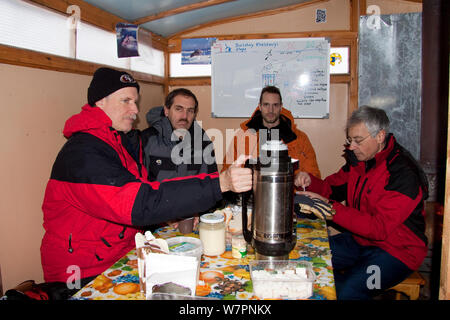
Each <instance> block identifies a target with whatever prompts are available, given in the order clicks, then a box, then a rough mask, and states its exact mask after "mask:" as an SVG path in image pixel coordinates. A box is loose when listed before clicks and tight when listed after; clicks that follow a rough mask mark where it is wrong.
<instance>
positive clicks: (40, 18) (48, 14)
mask: <svg viewBox="0 0 450 320" xmlns="http://www.w3.org/2000/svg"><path fill="white" fill-rule="evenodd" d="M18 17H20V19H18ZM67 21H68V19H67V16H65V15H63V14H59V13H56V12H53V11H50V10H45V9H43V8H41V7H38V6H36V5H32V4H29V3H27V2H25V1H19V0H2V1H0V30H1V32H0V43H2V44H5V45H9V46H13V47H18V48H24V49H29V50H34V51H39V52H46V53H50V54H54V55H59V56H64V57H73V54H72V50H73V48H71V42H72V39H73V38H72V33H73V31H72V30H71V29H70V27H69V26H68V23H67Z"/></svg>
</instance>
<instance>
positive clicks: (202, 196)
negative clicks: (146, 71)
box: [41, 68, 252, 289]
mask: <svg viewBox="0 0 450 320" xmlns="http://www.w3.org/2000/svg"><path fill="white" fill-rule="evenodd" d="M138 97H139V84H138V83H137V82H136V81H135V80H134V79H133V77H132V76H131V75H130V74H128V73H126V72H122V71H117V70H113V69H110V68H100V69H98V70H97V71H96V72H95V73H94V77H93V79H92V81H91V84H90V86H89V89H88V104H86V105H84V106H83V107H82V111H81V112H80V113H79V114H76V115H74V116H72V117H71V118H69V119H68V120H67V122H66V124H65V127H64V131H63V133H64V136H65V137H66V138H67V139H68V140H67V142H66V143H65V145H64V146H63V147H62V149H61V151H60V152H59V154H58V156H57V158H56V160H55V163H54V165H53V168H52V172H51V176H50V180H49V181H48V184H47V188H46V191H45V197H44V202H43V205H42V210H43V212H44V228H45V235H44V238H43V240H42V244H41V260H42V267H43V270H44V279H45V281H46V282H57V283H62V284H64V285H65V284H66V283H67V284H69V282H71V281H73V280H80V279H81V280H82V281H81V286H83V285H85V284H86V283H87V282H89V280H91V279H92V277H95V276H96V275H98V274H100V273H101V272H103V271H104V270H106V269H107V268H108V267H110V266H111V265H112V264H113V263H114V262H116V261H117V260H118V259H119V258H121V257H122V256H123V255H125V254H126V253H127V252H129V251H130V250H131V249H132V248H133V247H134V246H135V242H134V236H135V234H136V232H138V231H139V230H140V229H142V228H143V227H144V226H148V225H152V224H158V223H161V222H165V221H168V220H174V219H179V218H186V217H189V216H192V215H193V214H194V213H196V212H203V211H206V210H208V209H209V208H210V207H213V206H214V205H215V204H216V202H217V201H219V200H221V199H222V192H225V191H230V190H231V191H234V192H243V191H246V190H249V189H251V183H252V182H251V170H250V169H248V168H242V167H240V163H242V164H243V163H244V162H245V158H242V159H240V160H239V162H238V163H235V164H234V165H233V166H232V168H231V169H230V170H227V171H226V172H224V173H221V174H220V176H219V173H218V172H213V173H203V174H198V175H195V176H189V177H183V178H176V179H168V180H165V181H164V182H161V183H160V182H149V181H148V180H147V171H146V169H145V166H144V165H143V155H142V154H141V150H142V148H141V146H140V139H139V133H138V132H137V131H136V130H132V126H133V122H134V120H135V119H136V115H137V113H138V108H137V105H136V103H137V100H138ZM74 278H77V279H74ZM78 289H79V288H78Z"/></svg>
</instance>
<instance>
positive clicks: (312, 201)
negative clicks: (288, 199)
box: [294, 194, 336, 220]
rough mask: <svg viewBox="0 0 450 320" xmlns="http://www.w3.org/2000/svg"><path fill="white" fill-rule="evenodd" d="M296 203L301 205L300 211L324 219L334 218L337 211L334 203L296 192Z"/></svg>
mask: <svg viewBox="0 0 450 320" xmlns="http://www.w3.org/2000/svg"><path fill="white" fill-rule="evenodd" d="M294 203H298V205H299V206H300V212H303V213H306V214H311V213H313V214H314V215H315V216H316V217H318V218H320V219H323V220H332V219H333V216H334V215H335V214H336V211H335V210H334V209H333V207H332V205H331V204H329V203H327V202H326V201H324V200H322V199H319V198H311V197H308V196H306V195H304V194H296V195H295V198H294Z"/></svg>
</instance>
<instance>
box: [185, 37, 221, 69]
mask: <svg viewBox="0 0 450 320" xmlns="http://www.w3.org/2000/svg"><path fill="white" fill-rule="evenodd" d="M215 42H216V38H196V39H183V40H182V41H181V64H211V46H212V45H213V44H214V43H215Z"/></svg>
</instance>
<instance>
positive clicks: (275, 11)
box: [168, 0, 330, 40]
mask: <svg viewBox="0 0 450 320" xmlns="http://www.w3.org/2000/svg"><path fill="white" fill-rule="evenodd" d="M328 1H330V0H311V1H307V2H302V3H298V4H294V5H290V6H286V7H282V8H277V9H272V10H264V11H260V12H255V13H249V14H244V15H240V16H236V17H231V18H224V19H218V20H215V21H212V22H207V23H203V24H199V25H197V26H194V27H191V28H188V29H185V30H183V31H181V32H177V33H175V34H173V35H171V36H170V37H168V39H169V40H170V39H174V38H180V37H182V36H183V35H184V34H189V33H191V32H193V31H196V30H198V29H203V28H207V27H211V26H215V25H218V24H224V23H230V22H234V21H238V20H243V19H248V18H258V17H265V16H271V15H274V14H279V13H282V12H287V11H292V10H296V9H299V8H303V7H306V6H311V5H315V4H317V3H322V2H328Z"/></svg>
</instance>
